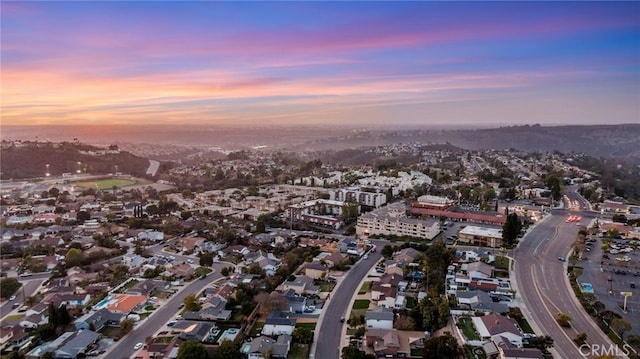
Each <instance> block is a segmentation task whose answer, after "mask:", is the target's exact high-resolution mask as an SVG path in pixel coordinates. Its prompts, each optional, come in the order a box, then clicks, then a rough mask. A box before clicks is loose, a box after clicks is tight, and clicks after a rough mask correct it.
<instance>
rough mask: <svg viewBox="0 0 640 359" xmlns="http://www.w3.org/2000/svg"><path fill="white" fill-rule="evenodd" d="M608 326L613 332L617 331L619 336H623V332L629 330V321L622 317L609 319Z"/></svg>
mask: <svg viewBox="0 0 640 359" xmlns="http://www.w3.org/2000/svg"><path fill="white" fill-rule="evenodd" d="M609 327H610V328H611V329H612V330H613V331H614V332H616V333H618V335H620V338H624V333H625V332H627V331H629V330H631V323H629V322H627V321H626V320H624V319H622V318H615V319H613V320H612V321H611V324H609Z"/></svg>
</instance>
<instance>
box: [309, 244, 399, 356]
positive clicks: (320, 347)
mask: <svg viewBox="0 0 640 359" xmlns="http://www.w3.org/2000/svg"><path fill="white" fill-rule="evenodd" d="M372 243H373V244H375V245H376V246H377V247H378V250H377V252H376V253H369V258H368V259H361V260H360V261H358V262H357V263H356V264H355V265H354V266H353V267H351V269H349V271H348V272H347V273H346V275H345V277H344V278H343V279H342V281H341V282H340V284H339V285H338V286H337V287H336V288H335V289H334V291H333V292H331V299H330V300H329V304H328V305H327V307H326V308H324V309H323V313H322V315H321V316H320V319H319V320H318V325H317V328H316V331H317V333H318V334H317V339H316V341H315V354H314V356H313V358H316V359H324V358H340V336H341V333H342V326H343V325H345V324H346V321H345V323H341V322H340V318H345V319H348V318H347V316H348V314H349V309H350V308H349V307H350V305H351V298H352V296H353V293H354V292H356V291H358V290H359V289H360V288H359V287H358V286H359V285H360V282H361V281H362V279H363V278H364V277H365V276H366V275H367V273H369V271H370V270H371V268H373V266H375V264H376V263H378V261H379V260H380V258H382V255H381V254H380V252H381V249H382V247H383V246H384V244H386V243H387V242H384V241H372ZM310 358H312V357H311V356H310Z"/></svg>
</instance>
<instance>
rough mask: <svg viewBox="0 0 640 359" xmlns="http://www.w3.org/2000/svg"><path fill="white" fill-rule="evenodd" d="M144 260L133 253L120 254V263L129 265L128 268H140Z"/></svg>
mask: <svg viewBox="0 0 640 359" xmlns="http://www.w3.org/2000/svg"><path fill="white" fill-rule="evenodd" d="M146 260H147V259H146V258H145V257H143V256H140V255H137V254H134V253H127V254H125V255H123V256H122V264H123V265H125V266H127V267H129V269H136V268H140V267H141V266H142V264H143V263H144V262H145V261H146Z"/></svg>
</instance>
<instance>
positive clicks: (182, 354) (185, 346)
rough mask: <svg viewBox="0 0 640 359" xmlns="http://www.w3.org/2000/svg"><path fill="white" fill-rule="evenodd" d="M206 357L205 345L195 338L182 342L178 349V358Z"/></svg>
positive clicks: (193, 358)
mask: <svg viewBox="0 0 640 359" xmlns="http://www.w3.org/2000/svg"><path fill="white" fill-rule="evenodd" d="M208 357H209V355H208V353H207V347H205V346H204V344H202V343H200V342H198V341H195V340H187V341H186V342H183V343H182V344H180V348H179V349H178V357H177V358H178V359H208Z"/></svg>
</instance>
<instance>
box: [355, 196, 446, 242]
mask: <svg viewBox="0 0 640 359" xmlns="http://www.w3.org/2000/svg"><path fill="white" fill-rule="evenodd" d="M438 233H440V222H439V221H438V220H437V219H435V218H429V219H426V220H420V219H415V218H409V217H407V215H406V206H405V205H404V204H402V203H396V204H393V205H389V206H387V207H382V208H379V209H377V210H374V211H371V212H369V213H365V214H363V215H361V216H360V217H358V223H357V226H356V234H358V235H359V236H371V235H387V236H389V235H392V236H408V237H417V238H424V239H428V240H432V239H433V238H435V237H436V236H437V235H438Z"/></svg>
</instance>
